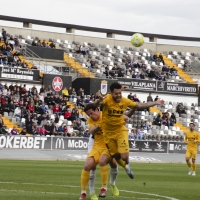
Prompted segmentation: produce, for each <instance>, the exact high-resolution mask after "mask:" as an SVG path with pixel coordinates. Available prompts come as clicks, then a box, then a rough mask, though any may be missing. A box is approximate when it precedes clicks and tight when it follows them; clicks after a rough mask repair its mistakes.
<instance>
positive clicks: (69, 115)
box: [64, 110, 72, 121]
mask: <svg viewBox="0 0 200 200" xmlns="http://www.w3.org/2000/svg"><path fill="white" fill-rule="evenodd" d="M64 118H65V119H67V120H70V121H71V120H72V113H71V111H70V110H67V111H66V112H65V115H64Z"/></svg>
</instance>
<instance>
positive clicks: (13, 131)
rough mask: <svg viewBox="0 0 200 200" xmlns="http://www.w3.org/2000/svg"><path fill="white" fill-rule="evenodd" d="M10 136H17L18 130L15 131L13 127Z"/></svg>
mask: <svg viewBox="0 0 200 200" xmlns="http://www.w3.org/2000/svg"><path fill="white" fill-rule="evenodd" d="M10 134H11V135H17V134H19V132H18V130H17V129H16V127H15V126H13V129H12V130H11V131H10Z"/></svg>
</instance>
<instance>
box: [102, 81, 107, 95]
mask: <svg viewBox="0 0 200 200" xmlns="http://www.w3.org/2000/svg"><path fill="white" fill-rule="evenodd" d="M107 91H108V81H106V80H103V81H101V94H103V95H105V94H106V93H107Z"/></svg>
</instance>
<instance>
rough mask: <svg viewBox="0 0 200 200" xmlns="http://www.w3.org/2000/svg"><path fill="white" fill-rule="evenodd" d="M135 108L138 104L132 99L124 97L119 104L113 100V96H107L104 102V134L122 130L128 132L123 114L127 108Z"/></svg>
mask: <svg viewBox="0 0 200 200" xmlns="http://www.w3.org/2000/svg"><path fill="white" fill-rule="evenodd" d="M135 106H136V103H135V102H133V101H131V100H130V99H127V98H125V97H122V98H121V100H120V102H119V103H117V102H115V101H114V100H113V98H112V96H111V94H107V95H106V97H105V98H104V100H103V117H102V129H103V132H105V131H106V132H107V131H111V132H119V131H121V130H127V129H126V126H125V121H124V117H123V114H124V111H125V110H126V109H127V107H129V108H132V109H133V108H134V107H135Z"/></svg>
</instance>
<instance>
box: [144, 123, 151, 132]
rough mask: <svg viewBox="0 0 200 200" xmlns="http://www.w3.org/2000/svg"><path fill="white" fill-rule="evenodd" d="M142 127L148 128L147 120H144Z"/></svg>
mask: <svg viewBox="0 0 200 200" xmlns="http://www.w3.org/2000/svg"><path fill="white" fill-rule="evenodd" d="M142 127H143V128H144V130H147V131H148V130H149V129H150V127H149V125H148V123H147V121H145V122H144V124H143V125H142Z"/></svg>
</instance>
